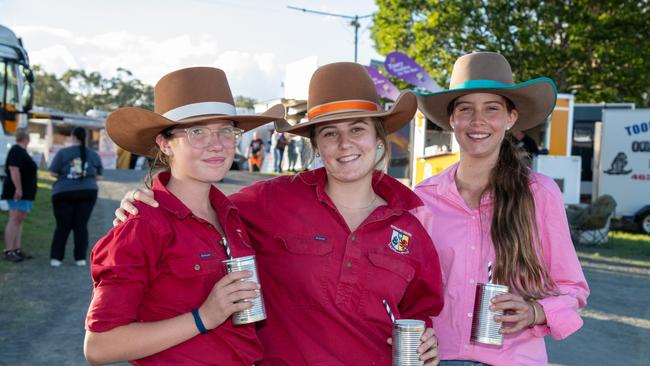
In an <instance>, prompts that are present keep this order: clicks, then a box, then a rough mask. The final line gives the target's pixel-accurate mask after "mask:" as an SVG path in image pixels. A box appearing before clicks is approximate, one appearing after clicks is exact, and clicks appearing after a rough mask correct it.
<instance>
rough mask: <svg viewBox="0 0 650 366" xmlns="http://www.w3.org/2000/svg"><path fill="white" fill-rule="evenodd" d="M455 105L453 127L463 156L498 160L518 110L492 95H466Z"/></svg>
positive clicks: (498, 96) (452, 115)
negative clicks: (503, 142)
mask: <svg viewBox="0 0 650 366" xmlns="http://www.w3.org/2000/svg"><path fill="white" fill-rule="evenodd" d="M453 103H454V105H453V110H452V113H451V117H450V119H449V123H450V124H451V127H452V128H453V129H454V135H455V136H456V140H457V141H458V144H459V145H460V150H461V152H462V153H463V154H466V155H468V156H470V157H472V158H494V159H496V157H498V155H499V148H500V146H501V142H502V141H503V139H504V137H505V133H506V130H507V129H510V127H512V126H513V125H514V124H515V122H516V121H517V116H518V113H517V110H516V109H510V108H511V107H509V106H508V103H509V102H508V101H507V100H506V99H505V98H504V97H502V96H500V95H496V94H489V93H474V94H467V95H463V96H462V97H459V98H457V99H456V100H455V101H454V102H453ZM508 109H510V110H508Z"/></svg>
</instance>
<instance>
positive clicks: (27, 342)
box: [0, 171, 650, 366]
mask: <svg viewBox="0 0 650 366" xmlns="http://www.w3.org/2000/svg"><path fill="white" fill-rule="evenodd" d="M142 174H143V173H142V172H138V171H107V172H106V175H105V180H104V181H103V182H101V187H100V195H99V196H100V197H99V200H98V202H97V206H96V207H95V210H94V211H93V214H92V217H91V220H90V224H89V226H90V233H91V242H92V243H94V242H95V241H96V240H97V239H98V238H100V237H101V236H103V235H104V234H105V233H106V232H107V231H108V230H109V229H110V227H111V221H112V218H113V212H114V210H115V208H116V207H117V205H118V202H119V199H120V198H121V197H122V196H123V195H124V193H125V192H126V191H128V190H129V189H132V188H133V187H136V186H138V185H140V184H141V183H140V182H141V181H142ZM261 178H267V177H266V176H259V175H253V174H249V173H243V172H230V173H229V175H228V176H227V177H226V179H225V181H224V182H223V183H221V184H220V188H221V189H222V190H223V191H225V192H226V193H230V192H234V191H236V190H239V189H240V188H241V187H243V186H245V185H248V184H250V183H252V182H254V181H256V180H259V179H261ZM68 249H69V251H68V253H66V260H65V261H64V265H63V266H62V267H60V268H51V267H50V266H49V265H48V259H47V258H36V259H33V260H31V261H27V262H24V263H21V265H24V266H25V267H24V271H21V272H20V273H9V274H8V275H7V276H6V278H5V280H4V281H3V282H2V283H0V309H1V311H0V365H84V364H85V360H84V357H83V351H82V347H83V345H82V343H83V334H84V329H83V325H84V317H85V314H86V310H87V307H88V303H89V300H90V295H91V290H92V283H91V279H90V274H89V270H88V267H83V268H78V267H75V266H73V265H72V260H71V257H72V252H71V250H72V245H71V244H69V245H68ZM581 261H582V263H583V268H584V271H585V275H586V276H587V279H588V281H589V285H590V287H591V296H590V298H589V304H588V307H587V309H586V310H585V311H584V312H583V318H584V321H585V325H584V327H583V328H582V329H581V330H580V331H579V332H578V333H576V334H574V335H572V336H571V337H569V338H568V339H566V340H564V341H561V342H557V341H553V340H552V339H550V337H547V346H548V349H549V358H550V361H551V363H553V364H558V365H629V366H633V365H647V364H648V360H650V306H648V304H650V268H648V267H635V266H629V265H623V264H620V263H617V262H615V261H611V260H604V259H598V258H590V257H583V258H581Z"/></svg>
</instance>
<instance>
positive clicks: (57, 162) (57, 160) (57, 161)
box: [47, 151, 63, 175]
mask: <svg viewBox="0 0 650 366" xmlns="http://www.w3.org/2000/svg"><path fill="white" fill-rule="evenodd" d="M62 155H63V154H62V153H61V151H59V152H57V153H56V155H54V159H52V162H51V163H50V167H49V168H48V169H47V170H49V171H51V172H52V173H55V174H59V175H61V168H62V165H63V156H62Z"/></svg>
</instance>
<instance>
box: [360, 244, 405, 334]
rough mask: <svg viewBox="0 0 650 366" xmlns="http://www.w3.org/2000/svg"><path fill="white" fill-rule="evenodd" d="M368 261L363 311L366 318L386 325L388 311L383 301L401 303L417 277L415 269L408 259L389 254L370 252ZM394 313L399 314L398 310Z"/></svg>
mask: <svg viewBox="0 0 650 366" xmlns="http://www.w3.org/2000/svg"><path fill="white" fill-rule="evenodd" d="M368 259H369V261H370V266H369V267H368V268H369V269H368V274H367V276H368V277H367V278H366V282H365V283H366V284H367V286H366V291H364V292H365V294H364V295H365V296H364V298H363V302H362V304H361V309H362V312H363V313H364V315H365V316H366V318H369V319H371V320H374V321H377V322H378V323H380V324H385V322H386V310H385V309H384V306H383V304H382V300H383V299H397V301H396V303H399V302H400V301H401V299H402V297H404V293H405V292H406V289H407V288H408V286H409V284H410V283H411V281H412V280H413V278H414V277H415V268H413V266H411V265H410V264H409V263H408V262H407V260H406V258H400V257H399V256H397V255H391V254H389V253H385V254H384V253H383V252H370V253H368ZM391 303H393V302H392V301H391ZM393 311H394V312H397V309H393ZM395 315H396V316H398V314H395Z"/></svg>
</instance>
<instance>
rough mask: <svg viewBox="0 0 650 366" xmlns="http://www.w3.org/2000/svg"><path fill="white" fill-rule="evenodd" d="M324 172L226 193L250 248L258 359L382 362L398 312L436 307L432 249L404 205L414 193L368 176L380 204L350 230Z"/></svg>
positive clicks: (437, 281) (420, 312) (430, 311)
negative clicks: (260, 302)
mask: <svg viewBox="0 0 650 366" xmlns="http://www.w3.org/2000/svg"><path fill="white" fill-rule="evenodd" d="M326 179H327V175H326V173H325V170H324V169H322V168H321V169H317V170H315V171H311V172H305V173H301V174H299V175H297V176H293V177H289V176H284V177H279V178H276V179H272V180H268V181H263V182H258V183H256V184H254V185H252V186H250V187H247V188H244V189H242V190H241V191H240V192H239V193H236V194H233V195H231V196H230V199H231V200H232V202H233V203H234V204H235V205H237V207H238V208H239V212H240V215H241V218H242V220H243V221H244V223H245V224H246V228H247V230H248V233H249V235H250V236H251V239H252V243H253V246H254V247H255V250H256V253H257V254H256V255H257V260H258V267H259V271H260V282H261V284H262V292H263V293H264V296H265V300H266V306H267V319H266V321H265V322H262V323H261V324H260V326H259V327H258V335H259V337H260V340H261V341H262V344H263V345H264V365H272V366H273V365H291V366H297V365H298V366H299V365H311V366H313V365H328V366H335V365H390V364H391V347H390V345H388V344H387V343H386V339H387V338H388V337H390V336H391V330H392V326H391V323H390V320H389V318H388V315H387V314H386V310H385V308H384V306H383V304H382V299H386V300H387V301H388V303H389V304H390V305H391V307H392V308H393V312H394V313H395V316H396V317H398V318H415V319H422V320H426V321H427V323H430V321H429V317H431V316H435V315H437V314H438V313H439V312H440V310H441V309H442V303H443V298H442V290H441V286H442V285H441V274H440V265H439V263H438V255H437V253H436V251H435V249H434V246H433V244H432V242H431V239H430V238H429V235H428V234H427V233H426V231H425V230H424V229H423V227H422V226H421V225H420V223H419V222H418V220H417V219H416V218H415V217H414V216H413V215H412V214H411V213H409V210H411V209H413V208H415V207H417V206H420V205H422V202H421V201H420V199H419V198H418V197H417V196H416V195H415V194H414V193H413V192H412V191H411V190H410V189H408V188H407V187H405V186H404V185H402V184H401V183H399V182H398V181H396V180H395V179H393V178H391V177H389V176H387V175H380V174H379V173H376V174H375V175H374V177H373V189H374V190H375V192H376V193H377V194H378V195H379V196H380V197H382V198H383V199H384V200H386V201H387V203H388V204H387V205H385V206H381V207H378V208H377V209H376V210H375V211H374V212H372V213H371V214H370V216H369V217H368V218H367V219H366V220H365V221H364V222H363V223H362V224H361V225H360V226H359V227H358V228H357V229H356V230H355V231H350V229H349V228H348V226H347V224H346V222H345V220H344V219H343V217H342V216H341V214H340V213H339V212H338V211H337V209H336V206H335V205H334V203H333V202H332V201H331V200H330V198H329V197H328V196H327V195H326V193H325V191H324V187H325V182H326Z"/></svg>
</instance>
